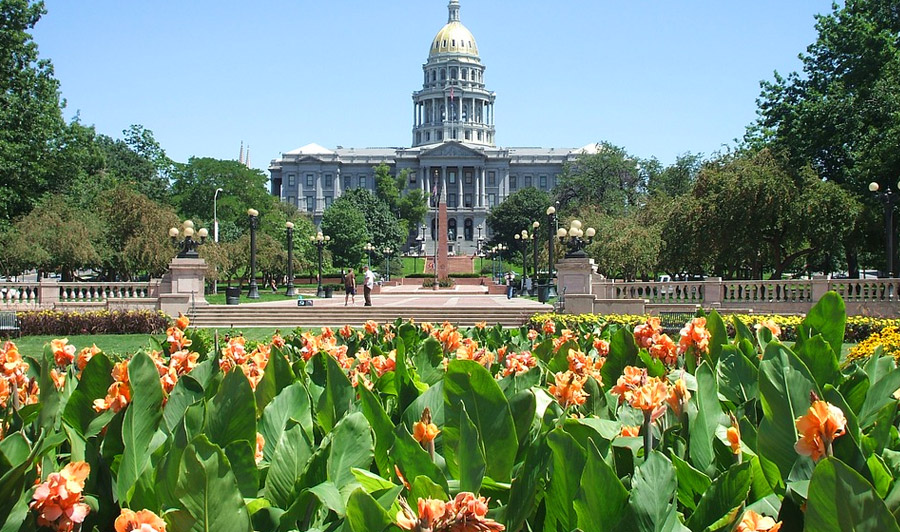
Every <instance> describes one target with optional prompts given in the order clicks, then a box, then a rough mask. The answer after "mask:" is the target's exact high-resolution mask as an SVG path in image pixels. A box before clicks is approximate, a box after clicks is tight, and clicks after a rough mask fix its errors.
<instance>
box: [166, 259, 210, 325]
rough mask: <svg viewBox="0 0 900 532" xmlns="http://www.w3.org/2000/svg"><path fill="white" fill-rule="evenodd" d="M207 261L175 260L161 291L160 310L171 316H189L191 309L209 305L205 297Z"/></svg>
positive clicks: (170, 265)
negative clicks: (179, 314) (180, 314)
mask: <svg viewBox="0 0 900 532" xmlns="http://www.w3.org/2000/svg"><path fill="white" fill-rule="evenodd" d="M205 281H206V261H204V260H203V259H179V258H174V259H172V262H170V263H169V271H168V272H167V273H166V274H165V275H164V276H163V279H162V282H161V283H160V289H159V310H161V311H163V312H165V313H166V314H168V315H169V316H177V315H178V313H179V312H181V313H184V314H187V313H188V311H189V310H190V309H191V307H199V306H205V305H208V303H207V302H206V298H204V297H203V293H204V289H205V285H206V282H205Z"/></svg>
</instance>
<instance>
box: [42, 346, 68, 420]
mask: <svg viewBox="0 0 900 532" xmlns="http://www.w3.org/2000/svg"><path fill="white" fill-rule="evenodd" d="M54 365H55V362H54V358H53V352H52V351H51V350H50V344H46V345H45V346H44V354H43V356H42V357H41V374H40V377H39V378H38V388H39V390H40V393H39V398H40V403H41V410H40V412H38V426H39V427H41V429H43V430H44V431H45V432H46V433H48V434H49V433H50V432H53V431H55V430H57V429H58V428H59V418H60V414H62V408H63V394H62V393H60V391H59V390H58V389H57V388H56V383H55V382H53V377H52V376H51V374H50V371H51V370H52V369H53V366H54ZM70 382H71V381H70Z"/></svg>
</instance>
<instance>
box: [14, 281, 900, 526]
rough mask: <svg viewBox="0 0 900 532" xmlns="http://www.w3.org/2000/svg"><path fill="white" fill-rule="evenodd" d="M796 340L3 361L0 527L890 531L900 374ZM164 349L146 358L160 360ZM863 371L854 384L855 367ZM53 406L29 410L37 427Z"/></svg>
mask: <svg viewBox="0 0 900 532" xmlns="http://www.w3.org/2000/svg"><path fill="white" fill-rule="evenodd" d="M843 308H844V307H843V302H842V301H841V300H840V298H839V297H838V296H837V295H836V294H833V293H829V294H828V295H826V296H825V297H823V298H822V300H821V301H820V302H819V304H818V305H817V306H816V307H815V308H814V309H813V310H812V311H811V312H810V314H809V316H807V317H806V318H805V319H804V320H802V321H801V322H799V323H797V324H796V329H797V330H798V331H799V332H798V338H802V339H803V340H802V341H799V342H797V343H793V344H789V343H783V342H782V341H780V340H779V339H778V337H777V333H779V332H781V331H779V327H778V326H777V324H776V323H764V324H762V325H761V326H760V327H751V326H749V325H748V324H745V323H744V322H742V321H741V320H739V319H737V320H733V326H734V334H733V335H731V334H729V333H728V328H727V327H726V325H725V322H724V321H723V319H722V318H721V317H720V316H719V315H718V314H716V313H715V312H713V313H710V315H709V316H706V317H700V318H695V319H693V320H691V321H690V322H689V323H686V324H685V326H684V328H683V329H682V331H681V334H680V335H679V336H678V339H677V341H676V340H675V339H673V338H671V337H669V336H668V335H667V334H665V333H664V332H663V331H662V329H661V327H660V325H659V321H658V320H656V319H654V318H648V319H645V320H643V321H642V322H640V323H637V324H636V325H635V326H621V325H619V324H616V323H609V325H608V326H605V327H602V328H600V327H595V326H592V327H590V328H589V329H588V328H581V327H578V326H573V327H571V328H563V327H562V326H560V324H558V323H556V322H555V321H553V320H549V319H548V320H545V321H544V322H541V323H540V325H539V326H537V327H522V328H520V329H504V328H501V327H499V326H495V327H488V326H487V324H484V323H482V324H479V325H478V326H476V327H473V328H471V329H458V328H456V327H454V326H453V325H452V324H449V323H444V324H442V325H439V326H438V325H434V324H430V323H422V324H416V323H413V322H411V321H408V322H404V321H401V320H398V321H396V322H394V323H385V324H379V323H375V322H368V323H366V325H365V327H363V328H361V329H355V328H352V327H349V326H345V327H342V328H340V329H337V330H332V329H329V328H325V329H322V330H321V331H318V332H314V331H299V332H298V334H295V335H291V336H288V337H285V338H282V337H280V336H275V337H273V338H272V340H271V341H270V342H268V341H267V342H259V343H255V342H251V341H246V340H245V339H244V338H243V337H240V336H237V337H231V338H226V339H225V340H224V341H223V342H222V343H221V344H220V345H218V346H216V345H213V344H212V341H213V340H211V339H210V338H209V337H208V336H201V335H199V334H196V333H195V331H194V330H192V329H190V328H189V327H188V325H189V324H188V322H187V319H186V318H183V317H180V318H179V319H178V320H176V321H175V323H173V324H172V326H171V327H169V328H168V329H167V331H166V341H165V342H164V343H163V344H158V343H157V344H152V345H151V349H149V350H148V351H147V352H141V353H138V354H136V355H134V356H133V357H132V358H130V359H128V360H122V361H116V360H111V359H110V358H109V357H108V356H106V355H105V354H104V353H102V352H101V351H100V350H99V349H97V348H86V349H82V350H81V351H78V350H77V348H76V347H75V346H71V345H69V344H68V343H67V342H66V341H62V340H60V341H54V342H53V343H51V344H50V345H48V346H47V347H46V348H45V350H44V352H43V354H40V355H36V354H34V353H19V352H18V349H17V348H16V347H15V345H14V344H13V343H11V342H9V343H6V344H3V346H2V349H0V358H2V361H3V364H2V366H0V367H2V370H3V373H2V379H0V385H2V386H0V406H2V408H3V409H4V410H3V412H4V415H3V418H2V420H0V429H2V433H3V436H4V438H3V440H2V441H0V455H2V458H3V459H2V460H0V490H2V491H0V492H2V493H3V494H4V497H3V498H2V499H0V526H2V528H3V529H4V530H34V529H37V528H38V527H41V526H43V527H45V529H48V530H73V529H75V528H76V527H78V528H79V529H81V530H92V529H94V528H95V527H96V528H97V529H99V530H112V529H115V530H142V531H154V530H155V531H160V530H164V529H165V530H169V531H175V532H180V531H188V530H216V531H232V530H235V531H238V530H240V531H246V530H251V529H252V530H259V531H273V532H274V531H276V530H311V529H315V530H350V531H354V532H362V531H386V530H398V529H401V530H419V531H424V530H431V531H433V532H449V531H499V530H515V531H518V530H572V529H575V528H579V529H582V530H585V531H594V530H616V529H619V528H629V529H631V528H633V529H636V530H640V531H650V530H685V529H690V530H777V528H778V527H783V529H784V530H801V529H806V530H847V529H857V530H863V529H865V530H898V525H897V522H896V520H895V518H894V514H895V513H896V510H897V503H896V502H894V501H896V497H894V496H891V495H890V494H891V493H893V492H894V491H895V489H900V488H897V484H896V481H895V480H894V479H895V478H898V476H900V467H898V465H897V460H896V457H897V456H898V455H900V440H898V438H897V431H896V428H895V427H896V423H897V398H896V397H895V396H896V390H897V389H898V388H900V369H897V367H896V365H895V362H894V360H893V359H891V358H889V357H881V358H877V357H873V358H870V359H868V360H866V361H864V362H860V363H856V362H854V363H851V365H850V366H849V367H847V368H845V369H841V368H840V367H839V365H838V355H837V354H836V353H839V351H840V345H841V343H842V341H843V333H844V330H845V317H844V312H843ZM151 342H152V340H151ZM860 364H864V365H860ZM38 405H39V406H38Z"/></svg>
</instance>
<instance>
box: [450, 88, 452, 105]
mask: <svg viewBox="0 0 900 532" xmlns="http://www.w3.org/2000/svg"><path fill="white" fill-rule="evenodd" d="M450 101H451V102H452V101H453V87H450Z"/></svg>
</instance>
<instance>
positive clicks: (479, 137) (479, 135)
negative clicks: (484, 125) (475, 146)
mask: <svg viewBox="0 0 900 532" xmlns="http://www.w3.org/2000/svg"><path fill="white" fill-rule="evenodd" d="M478 140H481V131H479V132H478Z"/></svg>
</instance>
